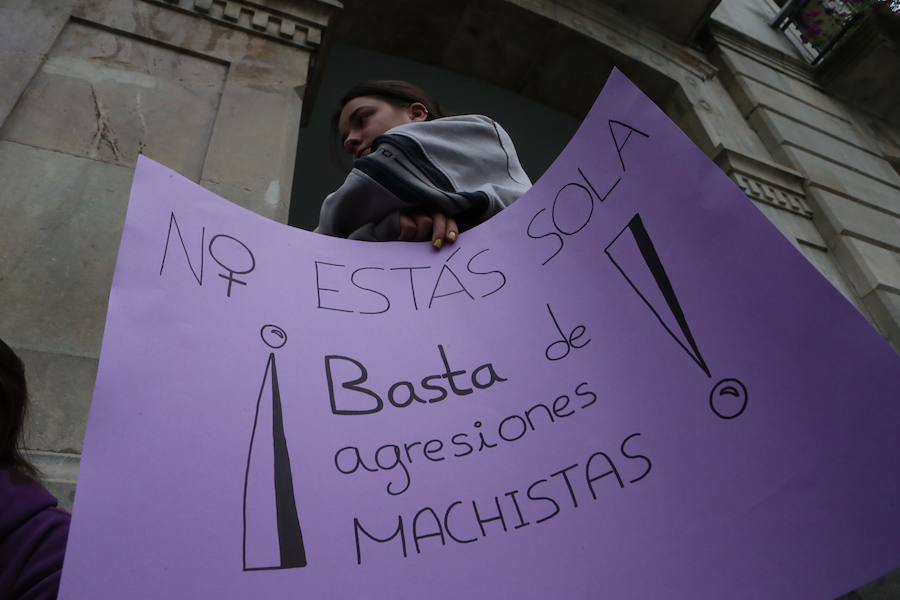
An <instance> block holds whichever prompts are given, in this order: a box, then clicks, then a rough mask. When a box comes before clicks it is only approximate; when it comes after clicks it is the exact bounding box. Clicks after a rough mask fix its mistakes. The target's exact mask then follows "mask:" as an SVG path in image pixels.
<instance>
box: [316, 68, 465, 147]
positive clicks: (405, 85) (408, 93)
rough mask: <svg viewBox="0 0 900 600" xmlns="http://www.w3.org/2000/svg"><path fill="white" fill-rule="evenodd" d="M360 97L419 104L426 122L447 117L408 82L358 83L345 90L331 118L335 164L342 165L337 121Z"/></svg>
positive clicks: (434, 103) (403, 104) (377, 81)
mask: <svg viewBox="0 0 900 600" xmlns="http://www.w3.org/2000/svg"><path fill="white" fill-rule="evenodd" d="M362 96H375V97H376V98H381V99H382V100H384V101H386V102H389V103H391V104H393V105H394V106H397V107H406V106H409V105H410V104H413V103H414V102H421V103H422V104H424V105H425V108H426V110H428V116H427V117H426V118H425V120H426V121H431V120H433V119H439V118H441V117H449V116H450V114H451V113H448V112H447V111H446V110H444V108H443V107H442V106H441V105H440V104H439V103H438V102H437V101H436V100H435V99H434V98H432V97H431V95H429V94H428V92H426V91H425V90H423V89H422V88H420V87H419V86H417V85H414V84H412V83H409V82H408V81H400V80H398V79H379V80H375V81H366V82H363V83H358V84H356V85H354V86H353V87H351V88H350V89H349V90H347V93H346V94H344V95H343V97H342V98H341V101H340V103H339V104H338V108H337V110H335V111H334V114H333V115H332V116H331V151H332V157H333V158H334V159H335V161H336V163H337V164H342V160H341V157H342V154H341V152H340V147H341V144H340V141H341V140H340V134H339V133H338V121H340V118H341V111H342V110H344V106H346V105H347V103H348V102H350V101H351V100H353V99H354V98H360V97H362Z"/></svg>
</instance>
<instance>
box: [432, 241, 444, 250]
mask: <svg viewBox="0 0 900 600" xmlns="http://www.w3.org/2000/svg"><path fill="white" fill-rule="evenodd" d="M443 245H444V240H442V239H441V238H438V239H436V240H434V247H435V248H436V249H437V250H440V249H441V246H443Z"/></svg>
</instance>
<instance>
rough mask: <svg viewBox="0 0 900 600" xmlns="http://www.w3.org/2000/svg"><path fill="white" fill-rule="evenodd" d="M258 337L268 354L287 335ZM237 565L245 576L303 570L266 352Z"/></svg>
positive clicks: (274, 377)
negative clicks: (258, 572)
mask: <svg viewBox="0 0 900 600" xmlns="http://www.w3.org/2000/svg"><path fill="white" fill-rule="evenodd" d="M260 336H261V337H262V340H263V342H264V343H265V344H266V345H267V346H269V347H270V348H272V350H277V349H278V348H281V347H282V346H284V345H285V343H287V334H286V333H285V332H284V330H283V329H281V328H280V327H277V326H275V325H266V326H264V327H263V328H262V330H261V331H260ZM243 566H244V570H245V571H262V570H270V569H295V568H300V567H305V566H306V549H305V547H304V545H303V532H302V531H301V530H300V518H299V516H298V514H297V501H296V499H295V496H294V481H293V475H292V473H291V458H290V453H289V452H288V447H287V438H286V436H285V433H284V420H283V416H282V411H281V389H280V388H279V385H278V369H277V367H276V364H275V352H270V353H269V360H268V362H267V363H266V372H265V375H264V376H263V382H262V386H261V387H260V390H259V397H258V399H257V401H256V414H255V416H254V421H253V433H252V435H251V436H250V450H249V452H248V454H247V469H246V472H245V474H244V548H243Z"/></svg>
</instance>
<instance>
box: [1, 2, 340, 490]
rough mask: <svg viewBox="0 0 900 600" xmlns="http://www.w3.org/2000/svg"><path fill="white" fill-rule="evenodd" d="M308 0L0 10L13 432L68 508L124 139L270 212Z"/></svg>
mask: <svg viewBox="0 0 900 600" xmlns="http://www.w3.org/2000/svg"><path fill="white" fill-rule="evenodd" d="M335 10H336V7H335V6H334V5H332V4H330V3H326V2H320V1H315V0H308V1H305V2H289V1H288V0H267V1H263V0H257V1H256V2H253V3H249V2H236V1H231V0H229V1H228V2H225V1H221V0H215V1H213V0H180V1H179V0H160V1H152V0H34V1H30V2H29V1H25V0H15V1H13V2H6V3H4V5H3V7H2V8H0V78H2V80H3V81H4V86H3V88H2V91H0V180H2V181H3V182H4V185H3V187H2V189H0V223H2V224H3V236H0V306H3V311H2V312H0V336H2V337H3V339H4V340H5V341H6V342H7V343H9V344H10V345H11V346H12V347H13V348H15V349H16V351H17V352H19V353H20V354H21V356H22V358H23V359H24V361H25V363H26V365H27V369H28V378H29V381H30V383H31V386H32V388H31V395H32V414H31V419H30V420H29V423H28V438H27V443H28V446H29V448H30V449H32V451H33V455H34V458H35V461H36V462H37V465H38V467H39V468H41V469H42V470H43V472H44V476H45V480H46V481H47V483H48V486H49V487H50V488H51V490H52V491H53V492H54V493H56V494H57V495H58V496H60V498H61V499H62V502H63V504H64V505H66V506H71V503H72V496H73V492H74V482H75V480H76V475H77V467H78V459H79V455H80V453H81V448H82V438H83V436H84V428H85V423H86V419H87V414H88V409H89V406H90V401H91V393H92V390H93V384H94V377H95V374H96V369H97V358H98V355H99V352H100V344H101V340H102V335H103V325H104V321H105V319H106V303H107V298H108V294H109V289H110V283H111V281H112V274H113V269H114V267H115V257H116V249H117V248H118V244H119V237H120V234H121V228H122V223H123V221H124V218H125V209H126V207H127V203H128V191H129V188H130V185H131V176H132V172H133V167H134V164H135V160H136V158H137V156H138V154H139V153H144V154H146V155H147V156H149V157H150V158H153V159H155V160H158V161H160V162H162V163H164V164H166V165H168V166H170V167H172V168H174V169H176V170H178V171H180V172H181V173H183V174H184V175H185V176H187V177H189V178H191V179H193V180H194V181H197V182H199V183H200V184H202V185H203V186H205V187H207V188H209V189H212V190H213V191H215V192H216V193H219V194H221V195H222V196H224V197H226V198H229V199H231V200H233V201H235V202H238V203H239V204H242V205H243V206H245V207H247V208H249V209H251V210H254V211H256V212H258V213H260V214H262V215H265V216H267V217H270V218H273V219H276V220H279V221H286V220H287V215H288V209H289V202H290V187H291V182H292V178H293V166H294V153H295V151H296V139H297V129H298V126H299V119H300V109H301V98H302V96H303V93H304V90H305V86H306V83H307V71H308V69H309V63H310V58H311V57H312V56H314V54H315V52H316V51H317V48H318V46H319V44H320V43H321V39H322V30H323V29H324V28H326V27H327V25H328V22H329V19H330V18H331V15H332V14H333V13H334V11H335Z"/></svg>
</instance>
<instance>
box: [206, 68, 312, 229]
mask: <svg viewBox="0 0 900 600" xmlns="http://www.w3.org/2000/svg"><path fill="white" fill-rule="evenodd" d="M299 120H300V98H299V97H298V96H297V94H296V93H295V92H294V91H293V90H285V91H275V92H270V91H264V90H260V89H254V88H252V87H249V86H244V85H242V84H240V83H238V82H235V81H232V80H231V79H229V80H228V82H227V83H226V91H225V94H224V96H223V98H222V103H221V105H220V107H219V118H218V119H217V121H216V126H215V129H214V131H213V135H212V138H211V140H210V144H209V150H208V153H207V156H206V162H205V164H204V167H203V175H202V178H201V183H202V184H203V185H204V186H206V187H208V188H209V189H211V190H213V191H214V192H216V193H218V194H220V195H222V196H224V197H225V198H227V199H229V200H231V201H232V202H236V203H238V204H240V205H241V206H244V207H245V208H248V209H250V210H252V211H254V212H256V213H258V214H261V215H263V216H266V217H268V218H270V219H274V220H276V221H279V222H282V223H284V222H287V218H288V210H289V208H290V183H291V181H292V177H293V168H294V153H295V151H296V145H297V135H298V126H299Z"/></svg>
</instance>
